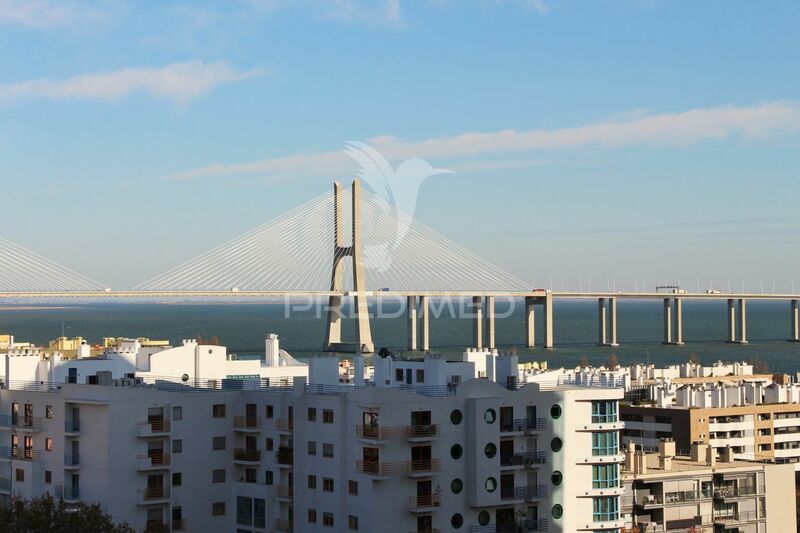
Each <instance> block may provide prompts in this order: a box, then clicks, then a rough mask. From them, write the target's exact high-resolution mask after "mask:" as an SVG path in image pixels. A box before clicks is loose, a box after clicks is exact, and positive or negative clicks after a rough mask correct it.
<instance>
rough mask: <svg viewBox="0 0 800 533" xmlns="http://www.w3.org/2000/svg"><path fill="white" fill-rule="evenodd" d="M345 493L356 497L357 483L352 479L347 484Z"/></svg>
mask: <svg viewBox="0 0 800 533" xmlns="http://www.w3.org/2000/svg"><path fill="white" fill-rule="evenodd" d="M347 492H348V493H350V494H352V495H353V496H358V481H353V480H352V479H351V480H350V481H348V482H347Z"/></svg>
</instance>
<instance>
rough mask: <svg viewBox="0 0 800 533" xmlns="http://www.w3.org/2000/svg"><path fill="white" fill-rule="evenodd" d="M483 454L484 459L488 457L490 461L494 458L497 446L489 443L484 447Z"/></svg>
mask: <svg viewBox="0 0 800 533" xmlns="http://www.w3.org/2000/svg"><path fill="white" fill-rule="evenodd" d="M483 453H485V454H486V457H488V458H489V459H491V458H492V457H494V456H495V455H497V446H495V444H494V442H490V443H489V444H487V445H486V447H485V448H484V449H483Z"/></svg>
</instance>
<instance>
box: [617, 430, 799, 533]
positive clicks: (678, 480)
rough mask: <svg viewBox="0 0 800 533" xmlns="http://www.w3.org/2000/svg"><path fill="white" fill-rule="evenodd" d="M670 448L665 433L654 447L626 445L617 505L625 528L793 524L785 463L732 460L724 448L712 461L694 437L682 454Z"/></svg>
mask: <svg viewBox="0 0 800 533" xmlns="http://www.w3.org/2000/svg"><path fill="white" fill-rule="evenodd" d="M676 452H677V450H676V447H675V442H674V441H673V440H671V439H663V440H662V441H661V442H660V443H659V447H658V452H656V453H646V452H643V451H641V450H639V451H637V450H636V446H635V445H634V444H633V443H630V444H629V445H628V446H626V450H625V463H624V467H623V470H622V483H623V486H624V490H625V492H624V495H623V497H622V500H621V506H622V516H623V518H624V520H625V524H626V527H627V528H633V527H634V526H636V527H638V528H639V531H641V532H643V533H647V532H651V531H707V532H711V531H713V532H715V533H716V532H728V531H735V532H737V533H759V532H764V531H770V532H772V531H795V530H796V527H797V524H796V516H795V496H794V469H793V468H792V466H791V465H777V464H764V463H758V462H751V461H738V460H734V459H733V458H732V456H731V454H730V449H728V450H726V453H725V454H723V457H722V460H719V461H718V460H717V456H716V453H714V451H713V450H711V449H710V448H708V446H706V445H705V444H699V443H698V444H695V445H693V446H692V448H691V450H690V452H689V454H687V455H683V454H681V453H676ZM692 528H694V529H692Z"/></svg>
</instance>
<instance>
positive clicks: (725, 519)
mask: <svg viewBox="0 0 800 533" xmlns="http://www.w3.org/2000/svg"><path fill="white" fill-rule="evenodd" d="M765 518H766V516H765V515H763V514H762V516H760V517H759V516H758V513H757V512H756V511H739V512H734V513H728V512H721V513H719V514H717V513H716V512H715V513H714V522H722V523H726V524H728V523H730V522H753V521H756V520H763V519H765Z"/></svg>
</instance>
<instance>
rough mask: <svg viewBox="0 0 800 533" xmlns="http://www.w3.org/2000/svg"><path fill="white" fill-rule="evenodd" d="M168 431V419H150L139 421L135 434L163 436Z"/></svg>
mask: <svg viewBox="0 0 800 533" xmlns="http://www.w3.org/2000/svg"><path fill="white" fill-rule="evenodd" d="M169 431H170V425H169V420H150V421H146V422H139V426H138V430H137V434H138V435H139V437H142V438H148V437H163V436H165V435H167V434H168V433H169Z"/></svg>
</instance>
